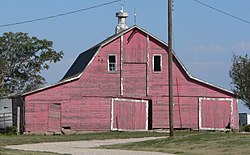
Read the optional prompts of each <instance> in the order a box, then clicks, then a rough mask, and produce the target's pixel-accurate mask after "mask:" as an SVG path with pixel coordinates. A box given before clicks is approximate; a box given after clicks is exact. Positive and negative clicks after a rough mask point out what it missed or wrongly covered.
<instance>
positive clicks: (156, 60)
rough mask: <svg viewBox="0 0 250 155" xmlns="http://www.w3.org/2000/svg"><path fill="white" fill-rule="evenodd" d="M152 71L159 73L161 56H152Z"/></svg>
mask: <svg viewBox="0 0 250 155" xmlns="http://www.w3.org/2000/svg"><path fill="white" fill-rule="evenodd" d="M154 71H161V56H160V55H155V56H154Z"/></svg>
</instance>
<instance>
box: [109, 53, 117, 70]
mask: <svg viewBox="0 0 250 155" xmlns="http://www.w3.org/2000/svg"><path fill="white" fill-rule="evenodd" d="M108 65H109V66H108V71H109V72H116V55H114V54H113V55H109V58H108Z"/></svg>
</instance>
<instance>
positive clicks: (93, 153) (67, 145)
mask: <svg viewBox="0 0 250 155" xmlns="http://www.w3.org/2000/svg"><path fill="white" fill-rule="evenodd" d="M159 138H165V137H146V138H130V139H109V140H91V141H72V142H52V143H37V144H23V145H10V146H6V148H9V149H17V150H27V151H47V152H55V153H59V154H72V155H128V154H129V155H170V154H166V153H158V152H144V151H128V150H111V149H95V148H94V147H99V146H101V145H113V144H121V143H129V142H140V141H145V140H153V139H159Z"/></svg>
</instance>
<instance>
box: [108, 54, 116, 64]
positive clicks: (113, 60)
mask: <svg viewBox="0 0 250 155" xmlns="http://www.w3.org/2000/svg"><path fill="white" fill-rule="evenodd" d="M109 63H115V56H114V55H110V56H109Z"/></svg>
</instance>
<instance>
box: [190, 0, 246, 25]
mask: <svg viewBox="0 0 250 155" xmlns="http://www.w3.org/2000/svg"><path fill="white" fill-rule="evenodd" d="M193 1H195V2H197V3H199V4H201V5H203V6H206V7H208V8H210V9H212V10H215V11H217V12H220V13H222V14H224V15H227V16H229V17H231V18H234V19H237V20H239V21H242V22H245V23H247V24H250V21H248V20H245V19H242V18H240V17H237V16H234V15H232V14H230V13H227V12H225V11H222V10H219V9H217V8H215V7H213V6H210V5H208V4H205V3H203V2H201V1H199V0H193Z"/></svg>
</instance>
